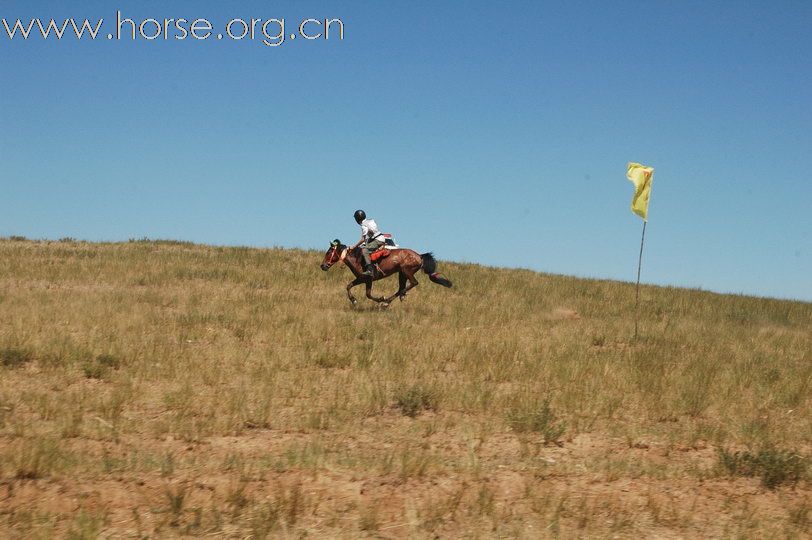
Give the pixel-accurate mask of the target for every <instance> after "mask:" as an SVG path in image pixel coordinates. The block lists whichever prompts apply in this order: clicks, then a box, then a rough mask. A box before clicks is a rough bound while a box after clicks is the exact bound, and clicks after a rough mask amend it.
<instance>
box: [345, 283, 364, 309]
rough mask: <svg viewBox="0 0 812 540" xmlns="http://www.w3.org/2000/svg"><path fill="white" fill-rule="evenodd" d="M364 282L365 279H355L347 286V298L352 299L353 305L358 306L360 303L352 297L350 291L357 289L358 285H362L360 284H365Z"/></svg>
mask: <svg viewBox="0 0 812 540" xmlns="http://www.w3.org/2000/svg"><path fill="white" fill-rule="evenodd" d="M363 282H364V279H363V278H355V279H354V280H352V281H350V282H349V283H348V284H347V298H349V299H350V302H352V305H355V304H357V303H358V301H357V300H356V299H355V297H354V296H353V295H352V292H350V289H352V288H353V287H355V286H356V285H360V284H361V283H363Z"/></svg>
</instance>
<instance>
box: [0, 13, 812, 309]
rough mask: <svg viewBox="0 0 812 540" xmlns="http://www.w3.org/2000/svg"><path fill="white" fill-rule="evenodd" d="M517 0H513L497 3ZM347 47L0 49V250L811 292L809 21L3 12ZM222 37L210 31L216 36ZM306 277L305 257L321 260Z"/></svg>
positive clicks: (803, 17) (205, 44) (685, 16)
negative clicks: (408, 258) (369, 242)
mask: <svg viewBox="0 0 812 540" xmlns="http://www.w3.org/2000/svg"><path fill="white" fill-rule="evenodd" d="M508 5H509V7H507V6H508ZM116 9H121V10H122V12H123V14H124V16H126V17H130V18H133V19H135V20H136V21H140V20H142V19H145V18H148V17H152V18H156V19H163V18H179V17H185V18H188V19H194V18H197V17H205V18H208V19H210V20H211V21H212V22H213V23H214V24H215V26H216V27H218V26H219V27H224V26H225V23H226V22H227V21H228V20H229V19H231V18H234V17H242V18H245V19H249V18H251V17H255V18H263V19H268V18H283V17H284V18H285V19H286V25H287V31H288V33H290V32H292V31H295V28H296V26H298V22H299V21H301V20H302V19H305V18H308V17H313V18H317V19H323V18H325V17H329V18H334V17H337V18H341V19H342V21H343V22H344V26H345V38H344V40H343V41H338V40H335V39H332V40H330V41H323V40H318V41H312V42H310V41H305V40H302V39H299V40H294V41H286V42H285V43H284V44H283V45H281V46H279V47H276V48H270V47H267V46H265V45H263V44H261V43H260V42H259V41H258V40H255V41H253V42H250V41H248V40H243V41H228V40H222V41H217V40H214V39H210V40H207V41H193V40H188V39H187V40H186V41H172V40H171V39H170V40H169V41H166V42H164V41H161V40H156V41H146V40H144V39H140V40H138V41H136V42H132V41H129V40H127V41H121V42H117V41H108V40H107V39H98V40H96V41H89V40H87V39H85V40H82V41H77V40H76V39H75V38H72V39H69V38H64V39H63V40H62V41H60V42H57V41H55V40H53V39H50V40H48V41H44V40H42V39H41V38H37V39H35V38H29V40H28V41H25V42H23V41H20V40H14V41H10V40H9V39H8V38H7V37H5V36H4V35H3V36H2V37H0V67H2V70H3V74H4V76H3V82H2V84H0V123H1V124H2V126H3V129H2V130H1V131H0V163H2V172H0V182H1V183H2V191H1V192H0V235H4V236H8V235H12V234H15V235H24V236H28V237H32V238H54V239H55V238H60V237H65V236H72V237H76V238H81V239H89V240H126V239H128V238H140V237H144V236H147V237H151V238H173V239H183V240H192V241H195V242H202V243H210V244H229V245H231V244H239V245H252V246H290V247H294V246H295V247H305V248H318V249H326V248H327V244H328V242H329V241H330V240H331V239H332V238H334V237H339V238H341V239H343V240H345V241H347V242H350V241H354V240H355V239H356V236H357V234H358V231H357V226H356V225H355V223H354V222H353V220H352V213H353V211H354V210H355V209H356V208H364V209H365V210H367V212H368V214H370V215H371V216H373V217H375V218H376V219H377V220H378V222H379V223H380V224H381V225H382V226H383V228H384V229H386V230H388V231H391V232H393V233H394V234H395V235H396V237H397V239H398V240H399V241H400V243H401V244H403V245H406V246H409V247H413V248H415V249H417V250H421V251H427V250H432V251H434V252H435V253H436V254H437V255H438V256H439V257H440V258H443V259H451V260H458V261H472V262H479V263H483V264H489V265H499V266H521V267H528V268H533V269H536V270H541V271H545V272H554V273H561V274H573V275H577V276H588V277H600V278H612V279H621V280H628V281H633V280H634V279H635V274H636V267H637V251H638V249H639V239H640V228H641V221H640V220H639V218H637V217H636V216H634V215H633V214H632V213H631V212H630V211H629V203H630V201H631V195H632V185H631V183H630V182H628V181H627V180H626V178H625V168H626V163H627V162H628V161H640V162H643V163H645V164H648V165H651V166H653V167H655V168H656V173H655V177H654V187H653V193H652V199H651V207H650V212H649V225H648V229H647V232H646V251H645V253H644V260H643V275H642V279H643V281H644V282H646V283H656V284H668V285H677V286H686V287H701V288H703V289H709V290H714V291H721V292H737V293H746V294H756V295H764V296H777V297H788V298H798V299H804V300H812V178H811V177H810V165H812V163H810V161H811V160H812V157H811V156H812V90H811V89H812V62H810V61H809V59H808V55H809V51H810V50H812V32H811V31H810V29H812V4H810V3H809V2H801V1H785V2H650V1H649V2H597V1H596V2H511V3H509V4H508V3H502V2H478V1H457V2H450V1H449V2H428V1H425V2H423V1H421V2H348V1H345V2H307V1H301V0H300V1H296V2H281V1H275V2H269V1H265V2H216V3H214V2H209V3H204V2H172V3H166V2H155V1H143V2H125V1H121V2H107V1H105V2H83V3H81V4H80V3H78V2H77V3H70V4H68V3H62V2H35V1H26V2H17V1H12V2H8V1H6V2H3V3H2V4H0V17H4V18H6V19H12V20H14V19H16V18H18V17H19V18H26V19H30V18H32V17H41V18H45V19H50V18H52V17H54V18H64V17H76V18H80V19H81V18H85V17H88V18H98V17H104V18H105V23H104V26H103V27H102V28H103V29H102V32H103V34H104V35H105V36H106V34H107V33H108V32H109V31H111V30H113V27H114V25H115V24H114V19H115V15H116ZM216 30H217V28H216V29H215V31H216ZM314 264H316V263H315V262H314Z"/></svg>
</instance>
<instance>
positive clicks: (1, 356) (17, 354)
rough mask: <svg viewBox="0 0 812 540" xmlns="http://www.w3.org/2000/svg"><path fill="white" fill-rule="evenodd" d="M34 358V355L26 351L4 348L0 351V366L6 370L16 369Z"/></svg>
mask: <svg viewBox="0 0 812 540" xmlns="http://www.w3.org/2000/svg"><path fill="white" fill-rule="evenodd" d="M33 358H34V354H33V353H32V352H31V351H30V350H28V349H17V348H13V347H12V348H5V349H0V365H2V366H3V367H7V368H12V369H13V368H18V367H21V366H24V365H25V364H27V363H28V362H30V361H31V360H32V359H33Z"/></svg>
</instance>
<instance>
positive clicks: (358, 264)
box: [321, 239, 452, 307]
mask: <svg viewBox="0 0 812 540" xmlns="http://www.w3.org/2000/svg"><path fill="white" fill-rule="evenodd" d="M384 249H386V248H384ZM379 251H380V250H379ZM376 255H378V252H376V253H373V259H376V258H377V257H375V256H376ZM381 255H385V256H384V257H381V258H377V259H378V264H377V269H375V266H374V265H373V272H374V275H373V276H365V275H364V274H363V271H364V270H363V265H362V261H363V257H362V255H361V248H359V247H356V248H355V249H350V248H349V247H347V246H345V245H344V244H342V243H341V241H340V240H338V239H336V240H333V241H332V242H331V243H330V249H328V250H327V253H325V254H324V261H322V263H321V269H322V270H324V271H325V272H326V271H327V270H329V269H330V267H331V266H333V265H334V264H335V263H337V262H339V261H341V262H343V263H344V264H345V265H346V266H347V268H349V269H350V271H351V272H352V273H353V275H354V276H355V279H354V280H352V281H350V282H349V284H347V297H348V298H349V299H350V302H352V305H353V306H354V305H356V304H357V303H358V302H357V300H356V299H355V297H354V296H353V295H352V288H353V287H355V286H356V285H360V284H362V283H363V284H365V285H366V290H367V291H366V292H367V298H369V299H370V300H373V301H375V302H378V303H380V304H381V305H383V306H384V307H385V306H388V305H389V304H390V303H391V302H392V300H394V299H395V298H400V300H401V301H403V299H404V298H405V297H406V293H407V292H409V291H410V290H411V289H413V288H415V287H417V284H418V283H417V279H416V278H415V277H414V275H415V274H416V273H417V272H418V271H419V270H421V269H422V270H423V271H424V272H425V273H426V274H428V276H429V279H430V280H431V281H432V282H433V283H436V284H438V285H442V286H443V287H451V285H452V284H451V281H449V280H448V279H446V278H445V277H444V276H443V275H442V274H440V273H439V272H437V261H436V260H435V259H434V255H432V254H431V253H422V254H420V253H417V252H416V251H413V250H411V249H403V248H394V249H390V250H389V253H388V254H384V253H381ZM395 273H397V274H398V279H399V282H400V286H399V287H398V290H397V292H396V293H395V294H393V295H392V296H390V297H388V298H386V297H383V296H372V282H373V281H378V280H379V279H384V278H387V277H389V276H391V275H394V274H395ZM407 281H408V283H407Z"/></svg>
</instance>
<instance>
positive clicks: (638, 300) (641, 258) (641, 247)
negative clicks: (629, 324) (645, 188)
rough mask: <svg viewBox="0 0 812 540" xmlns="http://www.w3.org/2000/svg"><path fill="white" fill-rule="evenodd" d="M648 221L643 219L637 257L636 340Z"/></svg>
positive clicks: (635, 337)
mask: <svg viewBox="0 0 812 540" xmlns="http://www.w3.org/2000/svg"><path fill="white" fill-rule="evenodd" d="M646 223H648V221H646V220H643V234H642V236H640V257H638V259H637V288H636V291H635V295H634V340H635V341H637V321H638V319H639V318H640V313H639V310H638V307H639V306H640V267H641V266H642V265H643V242H644V241H645V239H646Z"/></svg>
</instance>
